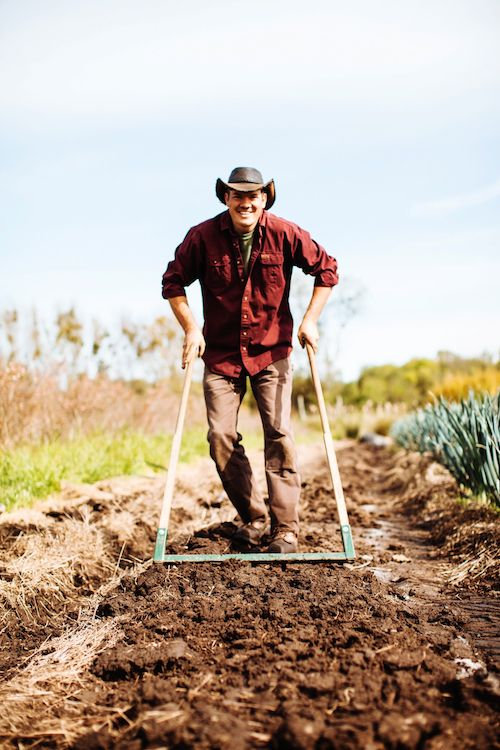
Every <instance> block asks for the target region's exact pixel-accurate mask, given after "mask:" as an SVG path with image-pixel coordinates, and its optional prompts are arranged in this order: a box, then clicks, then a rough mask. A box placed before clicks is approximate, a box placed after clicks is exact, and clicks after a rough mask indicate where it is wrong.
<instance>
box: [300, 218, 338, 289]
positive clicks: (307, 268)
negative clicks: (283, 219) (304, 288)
mask: <svg viewBox="0 0 500 750" xmlns="http://www.w3.org/2000/svg"><path fill="white" fill-rule="evenodd" d="M296 229H297V231H296V232H295V236H294V238H293V240H292V243H291V245H292V254H293V263H294V265H295V266H298V267H299V268H301V269H302V271H303V272H304V273H306V274H308V275H310V276H314V286H328V287H333V286H335V285H336V284H338V281H339V277H338V272H337V261H336V260H335V258H334V257H333V256H331V255H328V253H327V252H326V250H325V248H324V247H321V245H319V244H318V243H317V242H316V241H315V240H313V239H312V237H311V235H310V234H309V232H306V231H305V230H304V229H300V228H299V227H297V228H296Z"/></svg>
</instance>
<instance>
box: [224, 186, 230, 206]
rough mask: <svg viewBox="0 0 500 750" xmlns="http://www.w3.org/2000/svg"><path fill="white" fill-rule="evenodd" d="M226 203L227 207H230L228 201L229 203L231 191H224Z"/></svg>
mask: <svg viewBox="0 0 500 750" xmlns="http://www.w3.org/2000/svg"><path fill="white" fill-rule="evenodd" d="M224 201H225V203H226V206H228V205H229V203H228V201H229V191H228V190H225V191H224Z"/></svg>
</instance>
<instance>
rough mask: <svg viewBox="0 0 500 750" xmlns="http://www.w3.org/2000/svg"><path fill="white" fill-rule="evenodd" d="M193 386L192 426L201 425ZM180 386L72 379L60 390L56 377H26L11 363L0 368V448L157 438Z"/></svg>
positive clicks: (166, 426) (167, 425)
mask: <svg viewBox="0 0 500 750" xmlns="http://www.w3.org/2000/svg"><path fill="white" fill-rule="evenodd" d="M201 398H202V397H201V392H200V388H199V386H198V384H194V386H193V389H192V394H191V408H190V413H191V417H190V418H191V423H192V424H193V423H194V422H196V423H197V424H201V422H202V419H203V414H204V411H203V407H202V404H201ZM178 401H179V383H178V382H176V381H175V380H172V379H170V380H169V381H168V382H166V381H163V382H158V383H154V384H149V383H144V382H140V383H137V382H124V381H117V380H111V379H110V378H108V377H107V376H106V375H98V376H97V377H96V378H90V377H88V376H87V375H79V376H75V377H73V378H71V379H70V380H69V382H68V383H67V387H66V388H61V387H60V376H59V373H57V371H56V372H54V371H52V372H45V373H40V372H30V371H29V370H28V368H27V367H26V366H25V365H22V364H18V363H15V362H11V363H10V364H8V365H7V366H6V367H4V368H1V367H0V447H1V448H3V449H10V448H12V447H14V446H16V445H19V444H20V443H38V442H41V441H44V440H49V439H53V438H56V437H57V438H60V437H62V438H65V437H72V436H74V435H76V434H86V433H91V432H94V431H96V430H101V431H104V432H116V431H118V430H121V429H123V428H133V429H136V430H140V431H143V432H146V433H148V434H157V433H161V432H164V431H166V430H167V431H169V430H171V429H172V428H173V425H174V422H175V418H176V414H177V409H178Z"/></svg>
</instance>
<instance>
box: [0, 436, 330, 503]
mask: <svg viewBox="0 0 500 750" xmlns="http://www.w3.org/2000/svg"><path fill="white" fill-rule="evenodd" d="M316 427H317V426H316V425H310V426H307V427H306V426H303V425H299V424H298V423H296V425H295V428H296V429H295V433H296V439H297V442H298V443H307V442H313V441H316V440H318V437H319V436H320V434H321V433H320V432H318V430H317V429H316ZM242 429H243V434H244V441H243V442H244V445H245V447H246V448H248V449H250V450H252V449H256V448H261V447H262V433H261V430H260V429H259V426H258V425H252V426H250V425H248V426H246V427H244V428H242ZM171 445H172V435H171V434H161V435H146V434H144V433H142V432H137V431H135V430H131V429H130V430H122V431H120V432H117V433H104V432H96V433H93V434H88V435H78V436H76V437H74V438H72V439H53V440H50V441H46V442H44V443H42V444H39V445H34V444H26V445H20V446H18V447H16V448H14V449H12V450H11V451H6V452H4V453H3V454H0V503H1V504H2V505H4V506H5V507H6V509H7V510H12V509H13V508H16V507H26V506H29V505H31V504H32V503H33V502H34V501H35V500H37V499H41V498H44V497H47V496H48V495H50V494H51V493H52V492H57V491H58V490H59V489H60V487H61V482H62V481H63V480H66V481H69V482H84V483H89V484H91V483H93V482H98V481H100V480H101V479H107V478H109V477H115V476H119V475H123V474H153V473H155V472H158V471H164V470H165V469H166V467H167V465H168V460H169V456H170V448H171ZM203 456H208V443H207V439H206V428H202V427H198V428H194V429H187V430H184V433H183V436H182V444H181V452H180V459H179V460H180V463H189V462H191V461H194V460H196V459H197V458H200V457H203Z"/></svg>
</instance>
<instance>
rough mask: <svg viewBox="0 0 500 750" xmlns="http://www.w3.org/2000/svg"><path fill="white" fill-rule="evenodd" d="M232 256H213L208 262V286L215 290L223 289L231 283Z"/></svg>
mask: <svg viewBox="0 0 500 750" xmlns="http://www.w3.org/2000/svg"><path fill="white" fill-rule="evenodd" d="M231 274H232V266H231V258H230V257H229V256H227V255H224V256H223V257H222V258H211V259H210V260H209V261H208V264H207V286H208V287H210V289H212V290H213V291H214V292H215V291H221V290H223V289H224V288H225V287H227V286H228V285H229V284H230V283H231Z"/></svg>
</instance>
